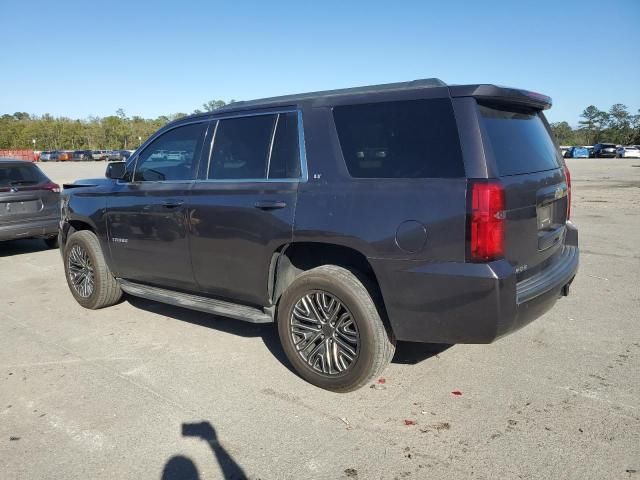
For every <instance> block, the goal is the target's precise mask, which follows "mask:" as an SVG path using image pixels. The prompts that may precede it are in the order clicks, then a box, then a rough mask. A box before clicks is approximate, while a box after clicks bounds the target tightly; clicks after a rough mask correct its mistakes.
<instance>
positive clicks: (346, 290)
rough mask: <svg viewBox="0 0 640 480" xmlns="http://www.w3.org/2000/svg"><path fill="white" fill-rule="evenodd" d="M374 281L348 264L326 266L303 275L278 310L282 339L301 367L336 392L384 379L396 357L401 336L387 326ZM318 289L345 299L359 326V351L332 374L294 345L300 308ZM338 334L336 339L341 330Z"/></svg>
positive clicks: (303, 374)
mask: <svg viewBox="0 0 640 480" xmlns="http://www.w3.org/2000/svg"><path fill="white" fill-rule="evenodd" d="M369 283H370V282H369V281H368V280H367V279H366V278H365V277H364V276H361V275H359V274H358V275H357V274H356V272H352V271H350V270H347V269H346V268H343V267H339V266H336V265H323V266H320V267H316V268H314V269H311V270H308V271H306V272H304V273H302V274H301V275H299V276H298V277H297V278H296V279H295V280H294V281H293V282H292V283H291V285H290V286H289V288H287V290H286V291H285V292H284V293H283V294H282V297H281V298H280V301H279V303H278V313H277V319H278V332H279V336H280V341H281V343H282V347H283V349H284V351H285V354H286V355H287V358H288V359H289V361H290V362H291V364H292V365H293V367H294V368H295V370H296V371H297V372H298V373H299V374H300V376H301V377H302V378H304V379H305V380H306V381H308V382H309V383H312V384H313V385H316V386H318V387H320V388H324V389H326V390H331V391H334V392H350V391H353V390H356V389H358V388H360V387H362V386H364V385H366V384H367V383H369V382H370V381H371V380H373V379H374V378H376V377H378V376H379V375H380V374H381V373H382V372H383V370H384V369H385V368H386V367H387V365H388V364H389V362H390V361H391V359H392V358H393V353H394V351H395V339H394V338H393V335H392V334H391V333H390V332H388V331H387V329H386V328H385V324H384V323H383V321H382V318H381V316H380V312H379V311H378V308H377V306H376V303H375V301H374V299H373V298H372V294H371V293H370V292H372V293H373V292H375V291H376V290H375V289H374V288H373V287H372V286H370V285H368V284H369ZM365 285H367V286H369V289H367V288H366V286H365ZM317 292H323V293H327V294H329V295H330V296H332V297H333V298H334V299H336V300H338V301H339V302H340V303H342V304H343V305H344V307H346V309H347V311H348V313H350V318H352V319H353V323H355V325H356V327H357V332H358V335H359V351H358V354H357V355H356V356H355V359H354V360H353V361H352V363H351V364H350V365H349V366H348V367H347V368H346V369H345V370H344V371H342V372H333V373H330V374H328V373H322V372H319V371H318V370H316V369H314V368H313V367H312V366H311V365H310V364H309V363H307V361H305V359H304V358H303V357H302V355H301V354H300V353H299V352H298V350H297V349H296V346H295V343H294V338H293V336H294V333H293V332H292V330H291V325H292V315H293V311H294V307H295V306H296V304H297V303H298V301H299V300H301V299H302V298H303V297H304V296H305V295H307V294H312V295H313V294H315V293H317ZM374 295H375V293H374ZM336 323H337V322H336ZM310 335H311V334H310ZM324 338H325V337H324V336H323V337H321V340H320V341H319V343H318V344H317V345H321V344H324V342H325V340H324ZM327 338H328V337H327ZM333 338H336V334H335V333H334V334H333ZM334 342H335V341H334ZM328 344H329V343H328ZM334 344H335V343H334ZM311 348H312V349H313V347H311ZM309 357H310V355H309ZM334 365H335V361H334ZM322 369H323V370H324V367H323V368H322Z"/></svg>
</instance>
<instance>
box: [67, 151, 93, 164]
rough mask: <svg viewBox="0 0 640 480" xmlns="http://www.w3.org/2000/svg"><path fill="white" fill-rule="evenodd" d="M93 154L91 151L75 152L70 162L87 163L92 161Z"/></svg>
mask: <svg viewBox="0 0 640 480" xmlns="http://www.w3.org/2000/svg"><path fill="white" fill-rule="evenodd" d="M92 154H93V152H92V151H91V150H75V151H74V152H73V156H72V160H74V161H76V162H88V161H89V160H93V157H92Z"/></svg>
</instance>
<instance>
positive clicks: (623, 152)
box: [616, 145, 640, 158]
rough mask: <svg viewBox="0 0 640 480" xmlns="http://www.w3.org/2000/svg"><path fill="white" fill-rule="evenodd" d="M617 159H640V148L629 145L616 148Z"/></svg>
mask: <svg viewBox="0 0 640 480" xmlns="http://www.w3.org/2000/svg"><path fill="white" fill-rule="evenodd" d="M616 157H618V158H640V147H638V146H637V145H629V146H628V147H618V149H617V150H616Z"/></svg>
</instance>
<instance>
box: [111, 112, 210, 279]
mask: <svg viewBox="0 0 640 480" xmlns="http://www.w3.org/2000/svg"><path fill="white" fill-rule="evenodd" d="M207 126H208V122H206V121H205V122H197V123H190V124H186V125H181V126H177V127H175V128H172V129H170V130H167V131H165V132H163V133H161V134H159V135H158V136H157V137H156V138H155V139H154V140H152V141H151V142H150V143H149V145H148V146H146V147H145V148H144V149H143V150H142V151H141V152H140V154H139V155H138V157H137V159H134V160H133V161H132V162H131V163H130V165H131V166H132V168H133V171H132V172H130V174H129V176H130V178H129V179H128V180H129V181H119V182H118V185H117V187H116V188H115V189H114V191H113V193H112V194H111V195H109V197H108V199H107V228H108V237H109V247H110V252H111V259H112V264H113V271H114V274H115V275H116V276H117V277H121V278H125V279H127V280H133V281H137V282H142V283H147V284H153V285H158V286H162V287H168V288H177V289H184V290H195V288H196V287H195V282H194V278H193V270H192V268H191V259H190V256H189V243H188V228H187V227H188V225H187V202H188V201H189V191H190V188H191V186H192V185H193V181H194V179H195V177H196V172H197V169H198V162H199V159H200V155H201V152H202V145H203V141H204V137H205V132H206V129H207Z"/></svg>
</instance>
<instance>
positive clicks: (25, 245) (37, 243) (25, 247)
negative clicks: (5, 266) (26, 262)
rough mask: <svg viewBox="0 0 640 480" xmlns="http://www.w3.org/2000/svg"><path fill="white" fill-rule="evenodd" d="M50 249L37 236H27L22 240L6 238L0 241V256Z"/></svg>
mask: <svg viewBox="0 0 640 480" xmlns="http://www.w3.org/2000/svg"><path fill="white" fill-rule="evenodd" d="M46 250H50V248H49V247H47V245H46V244H45V243H44V240H42V239H39V238H29V239H24V240H8V241H6V242H0V258H2V257H13V256H15V255H24V254H28V253H36V252H44V251H46Z"/></svg>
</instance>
